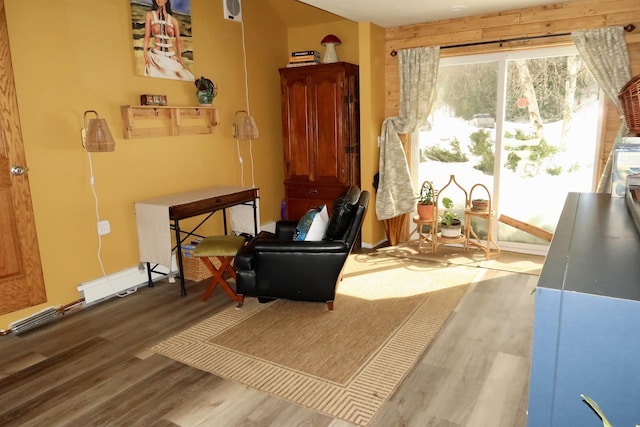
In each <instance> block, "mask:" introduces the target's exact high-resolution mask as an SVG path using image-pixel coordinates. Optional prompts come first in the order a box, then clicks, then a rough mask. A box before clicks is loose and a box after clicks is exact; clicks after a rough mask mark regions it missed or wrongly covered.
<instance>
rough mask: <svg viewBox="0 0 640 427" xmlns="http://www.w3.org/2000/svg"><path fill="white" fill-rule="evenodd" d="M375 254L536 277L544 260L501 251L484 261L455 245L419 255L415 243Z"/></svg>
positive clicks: (473, 251)
mask: <svg viewBox="0 0 640 427" xmlns="http://www.w3.org/2000/svg"><path fill="white" fill-rule="evenodd" d="M377 252H378V253H379V254H381V255H383V256H389V257H398V258H407V259H415V260H420V261H429V262H435V263H439V264H441V265H466V266H468V267H482V268H487V269H492V270H503V271H512V272H515V273H523V274H532V275H535V276H539V275H540V272H541V271H542V265H543V264H544V260H545V257H544V256H541V255H531V254H522V253H516V252H509V251H504V250H503V251H502V252H501V253H500V255H499V256H497V257H496V258H492V259H489V260H487V259H485V254H484V252H482V251H479V250H476V249H469V250H465V249H464V248H462V247H458V246H447V245H442V246H439V247H438V253H437V254H433V253H429V252H425V251H423V252H420V251H419V250H418V242H417V241H416V240H410V241H408V242H403V243H400V244H399V245H397V246H389V247H386V248H381V249H378V251H377Z"/></svg>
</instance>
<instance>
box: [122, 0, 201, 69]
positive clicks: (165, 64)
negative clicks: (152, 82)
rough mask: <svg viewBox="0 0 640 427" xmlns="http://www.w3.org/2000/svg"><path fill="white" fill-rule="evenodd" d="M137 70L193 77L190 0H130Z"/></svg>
mask: <svg viewBox="0 0 640 427" xmlns="http://www.w3.org/2000/svg"><path fill="white" fill-rule="evenodd" d="M131 26H132V29H133V52H134V57H135V66H136V74H137V75H140V76H147V77H158V78H162V79H173V80H188V81H194V80H195V79H194V77H193V72H192V71H191V70H192V65H193V44H192V40H191V1H190V0H131Z"/></svg>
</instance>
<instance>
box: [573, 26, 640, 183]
mask: <svg viewBox="0 0 640 427" xmlns="http://www.w3.org/2000/svg"><path fill="white" fill-rule="evenodd" d="M571 36H572V38H573V42H574V43H575V45H576V48H577V49H578V52H579V53H580V57H581V58H582V60H583V61H584V62H585V64H587V67H588V68H589V71H590V72H591V74H592V75H593V78H594V79H595V80H596V82H597V83H598V85H599V86H600V88H601V89H602V90H603V91H604V93H605V94H606V95H607V96H608V97H609V99H610V100H611V102H612V103H613V105H615V106H616V108H617V109H618V113H619V115H620V120H621V124H620V128H619V129H618V136H622V135H623V134H624V133H626V132H625V131H626V124H625V122H624V114H623V112H622V105H621V104H620V100H619V99H618V93H620V90H621V89H622V88H623V86H624V85H625V84H626V83H627V82H628V81H629V80H631V66H630V65H629V52H628V51H627V44H626V43H625V41H624V29H623V27H605V28H598V29H595V30H586V31H575V32H573V33H572V34H571ZM612 163H613V150H611V152H610V153H609V157H608V158H607V162H606V164H605V167H604V169H603V171H602V175H601V177H600V182H599V183H598V192H599V193H605V192H609V191H611V185H610V182H611V167H612Z"/></svg>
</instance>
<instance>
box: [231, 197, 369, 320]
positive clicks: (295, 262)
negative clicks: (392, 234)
mask: <svg viewBox="0 0 640 427" xmlns="http://www.w3.org/2000/svg"><path fill="white" fill-rule="evenodd" d="M368 204H369V192H368V191H361V190H360V189H359V188H358V187H357V186H352V187H350V188H349V190H348V192H347V194H346V196H344V197H341V198H339V199H337V200H336V201H335V202H334V206H333V212H332V214H331V218H330V221H329V225H328V227H327V232H326V233H325V237H324V239H323V240H321V241H295V240H293V237H294V234H295V231H296V225H297V222H293V221H278V222H277V223H276V233H275V234H273V233H269V232H261V233H260V234H258V236H256V237H255V238H254V239H253V240H252V241H251V242H249V243H248V244H247V245H246V246H244V247H243V248H242V249H240V251H239V252H238V254H237V255H236V259H235V269H236V273H237V279H236V292H237V293H238V295H239V296H241V298H244V297H246V296H252V297H258V299H259V300H260V302H266V301H270V300H273V299H276V298H284V299H291V300H297V301H312V302H324V303H326V304H327V307H328V309H329V310H333V300H334V298H335V293H336V286H337V284H338V282H339V280H340V276H341V272H342V268H343V266H344V263H345V261H346V260H347V257H348V256H349V254H350V253H351V250H352V249H353V246H354V243H355V242H356V239H357V238H358V235H359V233H360V229H361V228H362V221H363V219H364V216H365V213H366V211H367V206H368Z"/></svg>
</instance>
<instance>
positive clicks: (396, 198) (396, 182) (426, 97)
mask: <svg viewBox="0 0 640 427" xmlns="http://www.w3.org/2000/svg"><path fill="white" fill-rule="evenodd" d="M398 58H399V68H400V115H399V116H398V117H388V118H386V119H385V120H384V122H383V123H382V135H381V141H380V169H379V173H380V182H379V184H378V191H377V193H376V215H377V217H378V219H379V220H386V219H390V218H393V217H396V216H398V215H402V214H405V213H407V212H411V211H412V210H413V209H414V208H415V205H416V195H415V191H414V189H413V183H412V182H411V174H410V172H409V164H408V163H407V156H406V153H405V152H404V147H403V146H402V141H401V140H400V136H399V134H404V133H411V132H413V131H415V130H416V129H418V128H420V127H422V126H423V125H425V124H426V122H427V117H428V116H429V112H430V111H431V105H432V104H433V96H434V93H435V86H436V79H437V77H438V65H439V63H440V48H439V47H422V48H415V49H403V50H400V51H398Z"/></svg>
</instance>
